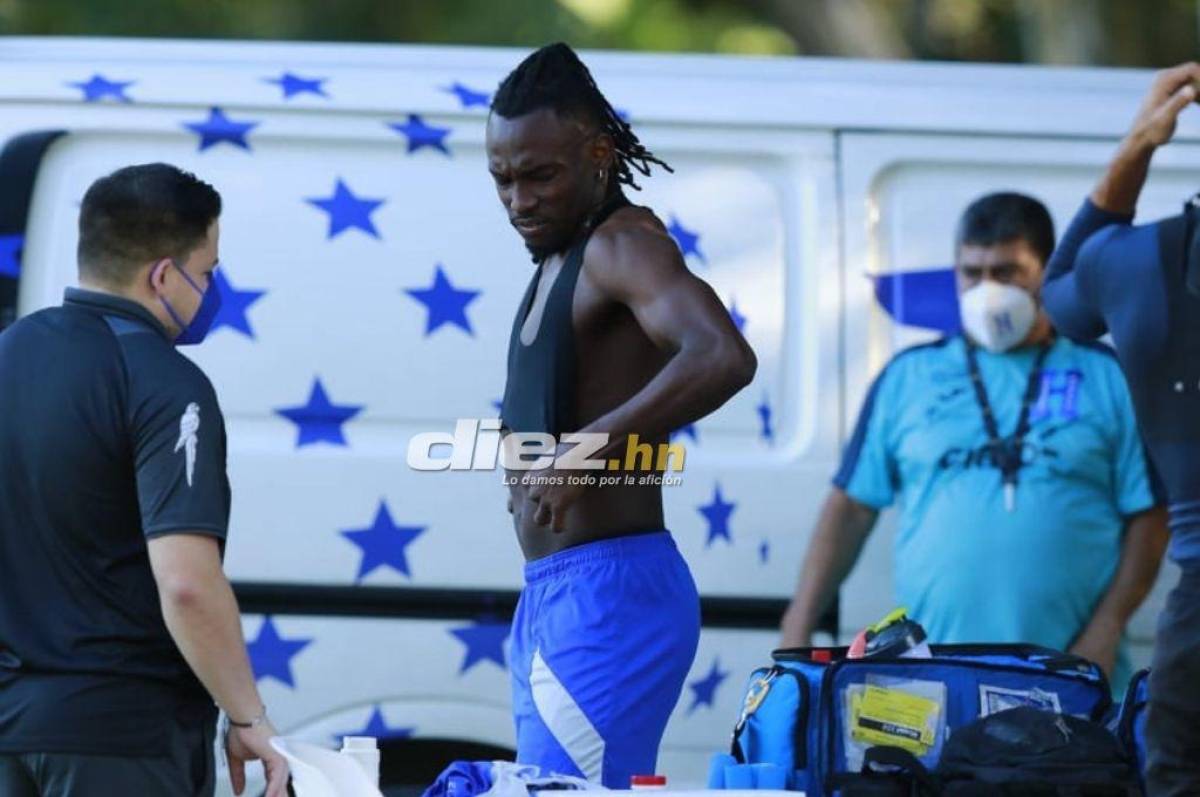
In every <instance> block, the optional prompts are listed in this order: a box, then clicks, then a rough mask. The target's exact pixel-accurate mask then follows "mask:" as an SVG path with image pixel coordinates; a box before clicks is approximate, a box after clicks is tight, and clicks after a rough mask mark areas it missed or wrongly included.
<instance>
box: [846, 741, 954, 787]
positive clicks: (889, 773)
mask: <svg viewBox="0 0 1200 797" xmlns="http://www.w3.org/2000/svg"><path fill="white" fill-rule="evenodd" d="M829 787H830V788H831V789H832V790H833V791H834V792H835V793H836V794H838V795H839V797H939V795H940V794H941V793H942V791H941V789H940V788H939V787H938V784H937V778H935V777H934V775H933V774H932V773H931V772H930V771H929V770H928V769H926V768H925V765H924V764H922V763H921V762H920V761H919V760H918V759H917V757H916V756H915V755H913V754H912V753H910V752H908V751H907V750H901V749H900V748H898V747H888V746H884V745H879V746H875V747H870V748H868V749H867V751H866V753H864V754H863V765H862V771H861V772H838V773H835V774H834V775H833V776H832V778H831V779H830V783H829Z"/></svg>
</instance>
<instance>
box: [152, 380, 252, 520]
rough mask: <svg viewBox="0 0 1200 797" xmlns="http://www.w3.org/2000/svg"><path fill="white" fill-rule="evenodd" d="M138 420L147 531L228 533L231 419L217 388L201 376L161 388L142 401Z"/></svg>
mask: <svg viewBox="0 0 1200 797" xmlns="http://www.w3.org/2000/svg"><path fill="white" fill-rule="evenodd" d="M133 426H134V428H133V444H134V449H135V450H134V461H135V466H136V471H137V472H136V477H137V490H138V503H139V506H140V509H141V515H142V531H143V532H144V533H145V534H146V535H147V536H153V535H155V534H159V533H162V532H167V531H180V530H187V529H200V530H203V531H204V532H206V533H208V534H212V535H215V536H219V537H223V536H224V535H225V531H226V526H227V523H228V513H229V487H228V481H227V479H226V474H225V425H224V420H223V419H222V417H221V411H220V407H219V406H218V405H217V401H216V396H215V394H213V392H212V388H211V387H210V386H209V385H207V384H206V383H201V382H199V380H197V381H196V382H195V383H194V384H192V385H191V386H190V388H189V387H182V386H172V387H170V388H165V389H161V390H160V391H159V392H158V393H156V394H153V395H149V396H147V397H145V398H144V399H143V400H142V401H140V402H139V403H138V405H137V407H136V409H135V413H134V420H133Z"/></svg>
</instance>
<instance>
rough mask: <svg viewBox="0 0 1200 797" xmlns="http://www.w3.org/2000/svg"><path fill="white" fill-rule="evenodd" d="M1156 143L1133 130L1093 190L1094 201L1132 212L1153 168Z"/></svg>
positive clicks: (1104, 207) (1117, 210)
mask: <svg viewBox="0 0 1200 797" xmlns="http://www.w3.org/2000/svg"><path fill="white" fill-rule="evenodd" d="M1154 150H1155V147H1154V145H1153V143H1151V142H1149V141H1147V140H1146V139H1145V138H1144V137H1142V136H1140V135H1138V134H1136V133H1131V134H1130V135H1129V136H1127V137H1126V138H1125V140H1124V141H1122V142H1121V145H1120V147H1118V149H1117V152H1116V154H1115V155H1114V156H1113V159H1112V160H1111V161H1110V162H1109V164H1108V168H1107V169H1106V170H1105V172H1104V176H1103V177H1101V178H1100V182H1099V183H1097V184H1096V187H1095V188H1094V189H1093V190H1092V196H1091V199H1092V204H1094V205H1095V206H1096V207H1098V208H1100V209H1101V210H1106V211H1108V212H1110V213H1120V214H1127V215H1129V216H1132V215H1133V214H1134V211H1135V210H1136V209H1137V202H1138V197H1140V196H1141V193H1142V187H1143V186H1144V185H1145V184H1146V175H1147V174H1149V172H1150V159H1151V158H1152V157H1153V155H1154Z"/></svg>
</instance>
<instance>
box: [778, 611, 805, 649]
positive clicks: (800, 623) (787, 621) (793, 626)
mask: <svg viewBox="0 0 1200 797" xmlns="http://www.w3.org/2000/svg"><path fill="white" fill-rule="evenodd" d="M779 630H780V632H781V635H782V637H781V639H780V640H779V647H781V648H806V647H808V646H809V645H811V644H812V632H811V631H810V630H809V628H808V625H807V624H806V623H805V621H804V616H803V614H802V613H801V612H800V610H799V607H797V606H796V601H795V600H793V601H792V602H791V603H789V604H788V607H787V611H785V612H784V613H783V620H782V622H780V624H779Z"/></svg>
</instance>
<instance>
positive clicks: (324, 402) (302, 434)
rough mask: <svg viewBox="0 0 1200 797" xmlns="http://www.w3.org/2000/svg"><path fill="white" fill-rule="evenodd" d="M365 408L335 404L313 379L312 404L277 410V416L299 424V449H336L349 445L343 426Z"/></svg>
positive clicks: (310, 399) (319, 382) (297, 428)
mask: <svg viewBox="0 0 1200 797" xmlns="http://www.w3.org/2000/svg"><path fill="white" fill-rule="evenodd" d="M362 410H363V407H362V405H356V404H334V403H333V402H331V401H330V400H329V396H328V395H326V393H325V386H324V385H322V384H321V380H320V379H319V378H318V379H313V386H312V392H310V393H309V395H308V401H307V402H306V403H305V404H302V405H300V406H298V407H284V408H283V409H278V410H275V414H276V415H281V416H283V417H284V418H287V419H288V420H289V421H291V422H292V423H294V424H296V432H297V434H296V448H303V447H304V446H307V445H312V444H313V443H330V444H332V445H335V446H345V445H348V443H347V442H346V437H345V435H344V434H343V433H342V424H344V423H345V422H346V421H348V420H350V419H351V418H353V417H354V416H355V415H358V414H359V413H360V412H362Z"/></svg>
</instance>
